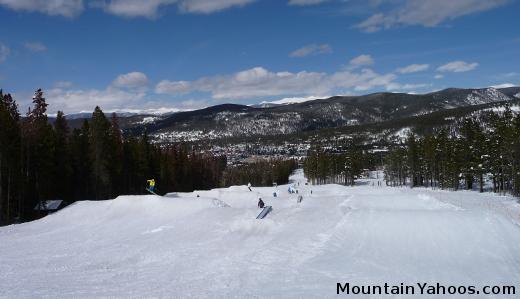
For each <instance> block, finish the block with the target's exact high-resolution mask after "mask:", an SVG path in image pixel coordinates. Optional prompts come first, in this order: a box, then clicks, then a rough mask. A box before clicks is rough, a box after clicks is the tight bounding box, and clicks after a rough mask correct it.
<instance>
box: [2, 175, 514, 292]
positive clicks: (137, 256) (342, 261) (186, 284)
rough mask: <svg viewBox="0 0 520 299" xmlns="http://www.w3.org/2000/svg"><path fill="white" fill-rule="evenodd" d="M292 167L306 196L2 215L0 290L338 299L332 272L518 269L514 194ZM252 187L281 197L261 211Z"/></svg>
mask: <svg viewBox="0 0 520 299" xmlns="http://www.w3.org/2000/svg"><path fill="white" fill-rule="evenodd" d="M291 179H292V181H293V182H294V183H295V184H297V183H298V182H300V185H299V186H298V189H299V194H298V195H302V196H303V198H304V200H303V202H301V203H299V204H298V203H297V202H296V198H297V196H298V195H296V194H289V193H288V192H286V190H287V187H288V186H278V188H275V187H265V188H257V187H253V191H249V190H248V189H247V187H245V186H236V187H231V188H223V189H214V190H209V191H196V192H193V193H177V194H175V195H176V197H159V196H120V197H118V198H116V199H114V200H107V201H99V202H92V201H86V202H77V203H75V204H73V205H71V206H69V207H67V208H65V209H63V210H61V211H59V212H58V213H55V214H53V215H50V216H48V217H45V218H43V219H41V220H38V221H34V222H31V223H25V224H20V225H12V226H8V227H2V228H0V253H1V254H0V265H2V268H1V269H2V270H1V271H0V290H1V292H0V297H6V298H34V297H50V298H63V297H66V298H93V297H117V298H128V297H132V298H133V297H139V298H142V297H147V298H148V297H159V298H165V297H173V298H280V297H283V298H332V297H335V296H336V293H335V291H336V283H337V282H350V283H351V284H363V285H368V284H370V285H376V284H383V283H385V282H388V283H394V284H399V283H401V282H403V283H408V284H415V283H418V282H421V283H423V282H428V283H437V282H439V283H441V284H446V285H476V286H485V285H517V282H518V281H520V226H519V224H520V208H519V205H518V204H517V203H516V202H515V201H513V200H511V198H507V197H497V196H493V195H489V194H488V195H486V194H484V195H482V194H478V193H475V192H445V191H430V190H426V189H423V188H414V189H405V188H389V187H377V184H374V185H375V186H372V184H371V180H365V181H362V182H361V183H362V184H361V185H359V186H356V187H345V186H341V185H323V186H310V185H305V182H306V180H305V179H304V178H303V176H302V173H301V171H300V172H298V173H297V174H296V175H295V176H293V177H292V178H291ZM375 180H376V179H373V180H372V182H374V181H375ZM311 190H312V194H311ZM274 191H278V194H279V196H278V197H276V198H274V197H273V196H272V194H273V192H274ZM170 196H173V194H171V195H170ZM197 196H198V197H197ZM258 197H262V199H263V200H264V202H265V203H266V204H267V205H271V206H273V212H272V213H270V214H269V215H268V216H267V217H266V218H265V219H262V220H257V219H255V218H256V216H257V215H258V213H259V212H260V209H258V208H257V206H256V204H257V200H258ZM409 297H410V298H416V297H415V296H409ZM443 297H444V296H443ZM445 297H446V298H453V297H450V296H445ZM482 297H483V298H515V297H508V296H496V297H493V296H488V297H486V296H482ZM367 298H378V297H369V296H368V297H367ZM389 298H392V297H391V296H389ZM421 298H423V297H421ZM426 298H428V297H426ZM434 298H437V297H434ZM455 298H458V297H455Z"/></svg>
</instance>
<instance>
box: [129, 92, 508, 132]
mask: <svg viewBox="0 0 520 299" xmlns="http://www.w3.org/2000/svg"><path fill="white" fill-rule="evenodd" d="M511 92H512V90H511V89H508V90H507V93H511ZM513 95H514V94H511V95H509V94H506V93H503V92H502V91H501V89H495V88H483V89H456V88H450V89H445V90H441V91H437V92H433V93H429V94H423V95H418V94H405V93H375V94H369V95H364V96H335V97H330V98H327V99H314V100H307V101H302V102H301V103H293V104H290V103H285V104H283V103H264V104H269V105H263V106H262V105H260V106H244V105H235V104H224V105H218V106H213V107H208V108H205V109H201V110H194V111H188V112H179V113H174V114H172V115H169V116H166V117H160V118H157V119H156V120H153V121H148V122H146V123H143V122H141V123H138V124H136V126H133V127H132V128H130V130H131V131H132V132H142V131H143V130H145V129H146V130H147V132H148V133H149V134H151V135H153V136H155V137H156V138H157V139H158V140H161V141H166V142H168V141H171V142H175V141H181V140H199V139H217V138H224V137H225V138H229V137H247V136H267V135H280V134H293V133H298V132H309V131H314V130H318V129H324V128H342V127H348V126H357V125H364V124H371V123H378V122H384V121H391V120H396V119H402V118H407V117H416V116H422V115H428V114H431V113H433V112H438V111H443V110H448V109H455V108H461V107H473V106H475V107H476V106H479V105H490V104H494V103H502V102H507V101H514V100H516V98H515V97H514V96H513Z"/></svg>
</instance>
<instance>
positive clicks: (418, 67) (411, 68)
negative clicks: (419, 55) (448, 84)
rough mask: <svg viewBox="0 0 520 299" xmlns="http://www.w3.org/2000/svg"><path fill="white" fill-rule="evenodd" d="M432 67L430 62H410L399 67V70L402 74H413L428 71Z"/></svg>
mask: <svg viewBox="0 0 520 299" xmlns="http://www.w3.org/2000/svg"><path fill="white" fill-rule="evenodd" d="M429 68H430V65H429V64H410V65H408V66H405V67H402V68H398V69H397V72H398V73H401V74H411V73H417V72H422V71H426V70H427V69H429Z"/></svg>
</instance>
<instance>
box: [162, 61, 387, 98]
mask: <svg viewBox="0 0 520 299" xmlns="http://www.w3.org/2000/svg"><path fill="white" fill-rule="evenodd" d="M395 79H396V76H395V75H394V74H378V73H376V72H374V71H373V70H371V69H362V70H361V71H359V72H352V71H339V72H335V73H332V74H327V73H321V72H308V71H301V72H297V73H292V72H272V71H269V70H267V69H265V68H263V67H255V68H251V69H247V70H244V71H240V72H237V73H234V74H231V75H220V76H212V77H204V78H201V79H198V80H195V81H169V80H163V81H161V82H159V84H157V86H156V88H155V91H156V93H158V94H168V95H182V94H187V93H194V92H204V93H210V94H211V96H212V98H213V99H244V98H254V97H267V96H284V95H315V94H331V93H333V92H334V91H335V90H337V89H353V90H355V91H365V90H369V89H372V88H374V87H386V86H388V85H389V84H391V83H392V82H393V81H394V80H395Z"/></svg>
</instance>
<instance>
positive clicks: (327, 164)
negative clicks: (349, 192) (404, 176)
mask: <svg viewBox="0 0 520 299" xmlns="http://www.w3.org/2000/svg"><path fill="white" fill-rule="evenodd" d="M360 144H362V139H360V138H359V137H356V138H352V139H348V140H347V141H346V142H345V143H344V144H343V146H342V150H341V151H340V152H335V151H334V150H332V149H324V148H322V147H319V146H312V147H311V149H310V150H309V151H308V153H307V158H306V159H305V161H304V163H303V171H304V174H305V177H307V178H308V179H309V180H310V181H311V183H312V184H318V185H321V184H344V185H354V183H355V180H356V179H357V178H359V177H360V175H361V174H362V172H363V169H365V168H374V167H375V165H374V156H373V155H371V154H369V153H368V152H367V151H366V150H363V149H362V148H361V146H360Z"/></svg>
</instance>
